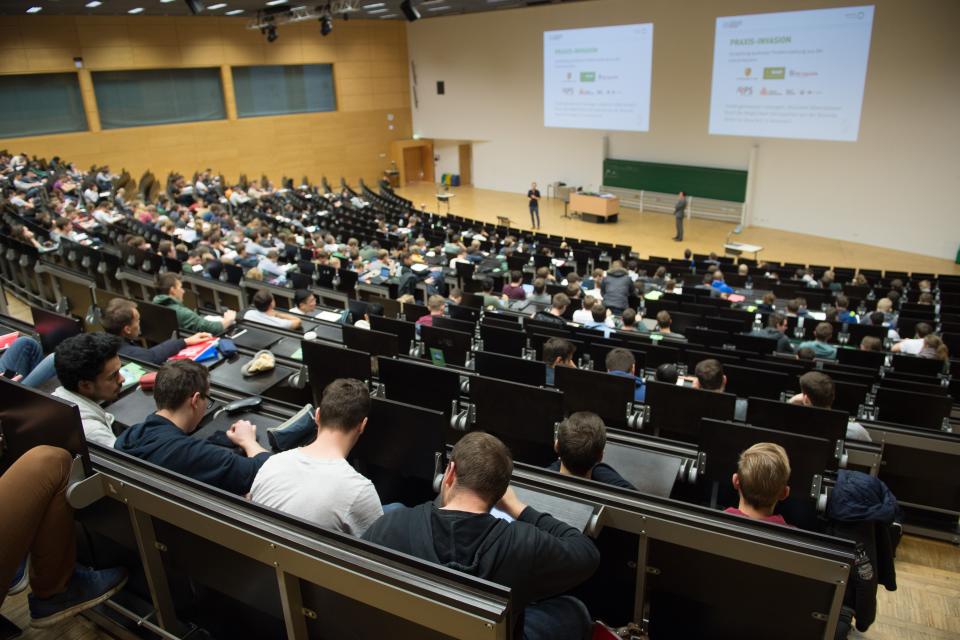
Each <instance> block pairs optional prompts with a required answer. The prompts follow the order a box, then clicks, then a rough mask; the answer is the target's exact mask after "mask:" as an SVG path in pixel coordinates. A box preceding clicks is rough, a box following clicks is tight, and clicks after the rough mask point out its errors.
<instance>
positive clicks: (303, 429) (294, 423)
mask: <svg viewBox="0 0 960 640" xmlns="http://www.w3.org/2000/svg"><path fill="white" fill-rule="evenodd" d="M316 434H317V423H316V421H315V420H314V419H313V405H312V404H308V405H305V406H304V407H303V408H302V409H300V411H297V412H296V413H295V414H294V415H293V416H292V417H291V418H290V419H289V420H287V421H286V422H284V423H282V424H278V425H277V426H275V427H271V428H270V429H267V440H269V441H270V448H272V449H273V450H274V451H287V450H289V449H293V448H294V447H297V446H299V445H301V444H304V443H305V442H306V440H307V439H309V438H311V437H312V436H315V435H316Z"/></svg>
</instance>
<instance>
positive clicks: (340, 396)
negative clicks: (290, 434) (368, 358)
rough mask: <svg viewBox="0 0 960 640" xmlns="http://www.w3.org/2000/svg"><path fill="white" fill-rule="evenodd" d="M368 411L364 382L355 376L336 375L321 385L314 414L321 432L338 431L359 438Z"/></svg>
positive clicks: (368, 405) (368, 404)
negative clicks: (318, 403) (336, 376)
mask: <svg viewBox="0 0 960 640" xmlns="http://www.w3.org/2000/svg"><path fill="white" fill-rule="evenodd" d="M369 413H370V392H369V391H368V390H367V385H365V384H363V383H362V382H360V381H359V380H355V379H354V378H338V379H337V380H334V381H333V382H331V383H330V384H328V385H327V386H326V387H325V388H324V390H323V396H322V397H321V400H320V406H319V407H317V413H316V416H314V417H315V418H316V421H317V428H318V429H319V430H320V431H321V432H323V431H339V432H341V433H346V434H351V435H354V436H355V437H357V438H359V437H360V434H361V433H363V430H364V429H365V428H366V426H367V414H369Z"/></svg>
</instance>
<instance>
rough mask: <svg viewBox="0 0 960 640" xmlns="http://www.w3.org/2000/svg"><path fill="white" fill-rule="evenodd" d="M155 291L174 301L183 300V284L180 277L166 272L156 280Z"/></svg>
mask: <svg viewBox="0 0 960 640" xmlns="http://www.w3.org/2000/svg"><path fill="white" fill-rule="evenodd" d="M157 291H159V292H160V293H161V294H163V295H168V296H170V297H171V298H174V299H176V300H180V301H182V300H183V283H182V282H181V281H180V276H178V275H177V274H175V273H173V272H170V271H168V272H167V273H164V274H161V275H160V277H159V278H158V279H157Z"/></svg>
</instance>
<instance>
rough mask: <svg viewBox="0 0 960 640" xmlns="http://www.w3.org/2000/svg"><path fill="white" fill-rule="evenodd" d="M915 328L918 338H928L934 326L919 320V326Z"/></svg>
mask: <svg viewBox="0 0 960 640" xmlns="http://www.w3.org/2000/svg"><path fill="white" fill-rule="evenodd" d="M913 330H914V332H916V336H917V338H926V337H927V336H928V335H930V334H931V333H933V327H931V326H930V325H929V324H928V323H926V322H918V323H917V326H916V327H914V329H913Z"/></svg>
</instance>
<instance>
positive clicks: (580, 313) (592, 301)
mask: <svg viewBox="0 0 960 640" xmlns="http://www.w3.org/2000/svg"><path fill="white" fill-rule="evenodd" d="M599 302H600V301H599V300H597V299H596V298H595V297H593V296H591V295H587V296H586V297H585V298H584V299H583V306H582V307H580V308H579V309H577V310H576V311H574V312H573V321H574V322H576V323H577V324H587V323H589V322H593V307H594V305H596V304H598V303H599Z"/></svg>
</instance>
